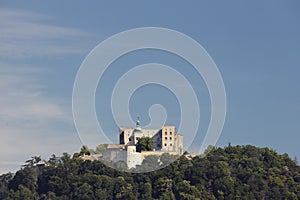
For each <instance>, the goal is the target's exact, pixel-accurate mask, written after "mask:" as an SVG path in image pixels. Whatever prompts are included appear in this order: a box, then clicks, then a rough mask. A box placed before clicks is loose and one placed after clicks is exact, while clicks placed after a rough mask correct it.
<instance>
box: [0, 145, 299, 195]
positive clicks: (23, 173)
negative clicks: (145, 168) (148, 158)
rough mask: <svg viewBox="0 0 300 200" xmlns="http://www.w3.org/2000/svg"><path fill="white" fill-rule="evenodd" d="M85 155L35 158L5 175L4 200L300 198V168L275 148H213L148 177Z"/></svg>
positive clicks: (1, 183) (0, 183)
mask: <svg viewBox="0 0 300 200" xmlns="http://www.w3.org/2000/svg"><path fill="white" fill-rule="evenodd" d="M82 150H83V149H82ZM81 153H84V152H82V151H81V152H80V153H76V154H74V155H73V156H71V155H69V154H67V153H64V154H63V155H62V156H61V157H56V156H55V155H53V156H52V157H51V158H50V159H49V161H47V164H45V163H43V162H41V160H40V159H39V157H33V159H32V160H31V161H29V162H27V164H26V166H24V167H23V168H22V169H20V170H19V171H17V172H16V174H11V173H8V174H3V175H1V176H0V199H81V200H83V199H300V167H299V166H298V165H297V164H296V162H295V161H294V160H292V159H291V158H290V157H289V156H288V155H287V154H283V155H280V154H278V153H276V152H275V151H274V150H272V149H269V148H258V147H255V146H251V145H246V146H231V145H229V146H227V147H224V148H216V147H213V148H212V150H211V151H210V152H208V153H207V154H206V155H201V156H195V157H193V158H187V157H186V156H181V157H180V158H179V159H178V160H176V161H175V162H174V163H172V164H171V165H168V166H167V167H165V168H163V169H160V170H157V171H154V172H149V173H143V174H134V173H126V172H120V171H117V170H114V169H112V168H110V167H108V166H106V165H104V164H103V163H102V162H100V161H97V160H96V161H90V160H83V159H81V157H80V156H79V155H80V154H81ZM37 163H39V164H37Z"/></svg>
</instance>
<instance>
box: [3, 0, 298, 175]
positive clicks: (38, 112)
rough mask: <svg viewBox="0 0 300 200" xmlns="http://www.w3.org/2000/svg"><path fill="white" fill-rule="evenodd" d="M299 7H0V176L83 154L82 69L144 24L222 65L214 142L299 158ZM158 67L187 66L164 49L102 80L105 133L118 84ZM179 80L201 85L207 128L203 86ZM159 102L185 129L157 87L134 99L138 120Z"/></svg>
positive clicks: (127, 61) (174, 105)
mask: <svg viewBox="0 0 300 200" xmlns="http://www.w3.org/2000/svg"><path fill="white" fill-rule="evenodd" d="M299 9H300V3H299V2H298V1H284V2H283V1H263V2H261V1H251V2H250V1H249V2H246V3H241V2H240V1H226V2H217V1H209V2H208V1H189V2H187V3H186V2H179V1H175V2H174V1H163V2H161V1H151V2H150V1H130V2H117V1H110V2H109V3H104V2H100V1H88V2H83V1H82V2H79V1H76V2H74V1H56V0H52V1H47V2H45V1H43V2H41V1H32V0H29V1H26V2H20V1H11V0H10V1H1V2H0V92H1V96H0V133H1V139H0V147H1V151H0V172H1V173H2V172H7V171H8V170H11V169H16V168H19V165H20V164H22V162H23V161H24V160H26V159H28V158H30V157H31V156H34V155H42V156H43V157H45V158H48V157H49V156H50V155H51V154H52V153H55V154H57V155H60V154H61V153H62V152H64V151H67V152H70V153H72V152H74V151H77V150H78V149H80V147H81V146H82V143H81V142H80V140H79V137H78V135H77V133H76V130H75V126H74V122H73V118H72V89H73V83H74V80H75V77H76V73H77V70H78V69H79V67H80V65H81V63H82V61H83V60H84V58H85V57H86V56H87V54H88V53H89V52H90V51H91V50H92V49H93V48H94V47H95V46H96V45H98V44H99V43H100V42H101V41H103V40H104V39H106V38H108V37H110V36H111V35H113V34H116V33H119V32H121V31H125V30H128V29H131V28H137V27H146V26H154V27H165V28H170V29H174V30H177V31H180V32H182V33H184V34H186V35H188V36H190V37H192V38H193V39H195V40H196V41H197V42H199V43H200V44H201V45H202V46H203V47H204V48H205V49H206V50H207V52H208V53H209V54H210V56H211V57H212V58H213V60H214V61H215V63H216V64H217V66H218V68H219V70H220V72H221V74H222V77H223V81H224V84H225V87H226V93H227V117H226V123H225V126H224V129H223V132H222V134H221V137H220V138H219V141H218V143H217V145H219V146H225V145H227V144H228V142H231V143H232V144H234V145H237V144H240V145H244V144H252V145H256V146H261V147H264V146H268V147H271V148H273V149H275V150H276V151H278V152H279V153H285V152H286V153H288V154H289V155H290V156H291V157H292V158H293V157H294V156H297V157H298V158H300V152H299V141H300V132H299V124H300V93H299V92H300V84H299V83H300V81H299V75H300V66H299V59H300V55H299V53H300V37H299V35H300V22H299V19H300V12H299ZM153 60H154V61H155V62H158V63H167V64H169V65H171V66H174V68H176V67H177V68H180V65H181V64H182V65H184V63H183V61H182V60H179V59H178V58H176V57H175V56H172V55H170V54H166V53H164V52H159V51H150V50H149V51H142V52H136V53H133V54H129V55H127V57H126V56H124V57H122V58H120V59H119V60H118V61H117V62H116V63H114V66H112V67H111V68H110V69H109V70H108V71H107V74H106V75H105V76H104V77H103V80H102V82H101V81H100V84H99V86H98V89H97V94H96V101H97V105H96V107H97V114H98V118H99V120H100V123H101V124H103V127H104V130H105V131H106V132H107V133H108V134H111V135H113V134H115V133H117V131H118V130H117V127H116V124H115V123H114V121H113V118H112V115H111V112H110V111H109V109H108V106H107V105H109V99H108V98H109V94H110V91H111V88H112V87H113V85H114V83H115V81H116V80H117V79H118V77H120V76H121V75H122V73H124V71H126V70H128V69H130V66H131V65H136V64H141V63H147V62H153ZM182 73H183V74H184V75H185V76H186V77H187V78H188V79H190V81H191V82H193V83H194V84H196V85H197V84H199V88H196V89H195V91H196V92H197V95H198V97H199V98H200V99H201V101H202V102H203V106H202V105H201V106H202V107H201V109H202V110H203V111H202V112H203V113H201V117H202V116H203V118H201V119H202V121H203V124H207V123H208V120H209V117H210V116H209V111H210V110H209V106H210V104H209V97H208V94H207V91H206V92H205V90H203V88H205V85H203V82H201V80H199V77H195V75H194V73H193V71H192V70H183V71H182ZM200 79H201V78H200ZM202 91H203V92H202ZM146 94H156V96H160V97H163V98H161V99H158V98H155V97H153V96H147V95H146ZM157 94H158V95H157ZM154 96H155V95H154ZM160 100H161V102H159V101H160ZM153 103H161V104H162V105H164V106H165V108H166V111H167V112H168V119H167V122H168V123H170V124H175V125H177V124H178V123H179V120H180V119H179V118H178V116H179V114H180V111H179V109H178V102H177V101H176V98H175V97H174V96H172V94H171V93H170V92H169V91H168V90H167V89H166V88H162V87H158V86H155V85H152V86H145V87H143V88H141V89H139V91H137V92H136V93H135V94H134V96H133V98H132V101H131V104H130V108H131V111H132V113H131V114H132V117H133V118H135V117H136V116H140V117H141V118H142V119H143V120H142V125H145V124H147V123H148V122H149V117H148V109H149V106H151V105H152V104H153ZM104 113H105V114H104ZM201 127H202V126H201ZM205 128H207V125H203V128H202V129H203V130H205ZM203 130H202V131H203ZM112 139H113V140H116V138H115V136H112ZM201 139H202V138H201V137H199V138H197V139H196V141H195V143H200V142H201ZM99 143H101V142H99Z"/></svg>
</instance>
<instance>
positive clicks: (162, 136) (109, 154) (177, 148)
mask: <svg viewBox="0 0 300 200" xmlns="http://www.w3.org/2000/svg"><path fill="white" fill-rule="evenodd" d="M119 134H120V135H119V137H120V140H119V144H109V145H108V146H107V150H106V152H104V153H103V158H104V159H106V160H110V161H113V162H118V161H123V162H125V163H126V164H127V167H128V169H131V168H135V167H136V165H141V164H142V162H143V160H144V158H145V157H146V156H148V155H162V154H163V153H169V154H173V155H181V154H183V136H182V135H180V134H178V133H176V130H175V126H163V127H162V128H161V129H142V128H141V126H140V121H139V120H137V122H136V127H135V128H126V127H120V128H119ZM142 137H149V138H152V140H153V149H152V150H150V151H141V152H137V151H136V145H137V143H138V141H139V139H140V138H142Z"/></svg>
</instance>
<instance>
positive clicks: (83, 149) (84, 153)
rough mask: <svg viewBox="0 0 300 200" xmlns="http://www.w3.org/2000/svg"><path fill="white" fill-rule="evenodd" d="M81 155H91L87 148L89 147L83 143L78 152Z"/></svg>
mask: <svg viewBox="0 0 300 200" xmlns="http://www.w3.org/2000/svg"><path fill="white" fill-rule="evenodd" d="M79 154H80V155H81V156H83V155H91V152H90V150H89V148H88V147H87V146H86V145H83V146H82V147H81V149H80V153H79Z"/></svg>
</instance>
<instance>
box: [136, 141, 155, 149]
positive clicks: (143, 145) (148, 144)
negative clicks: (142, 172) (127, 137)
mask: <svg viewBox="0 0 300 200" xmlns="http://www.w3.org/2000/svg"><path fill="white" fill-rule="evenodd" d="M152 149H153V139H152V138H150V137H142V138H140V139H139V141H138V142H137V144H136V151H137V152H141V151H152Z"/></svg>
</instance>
